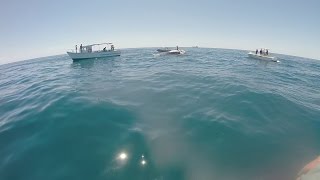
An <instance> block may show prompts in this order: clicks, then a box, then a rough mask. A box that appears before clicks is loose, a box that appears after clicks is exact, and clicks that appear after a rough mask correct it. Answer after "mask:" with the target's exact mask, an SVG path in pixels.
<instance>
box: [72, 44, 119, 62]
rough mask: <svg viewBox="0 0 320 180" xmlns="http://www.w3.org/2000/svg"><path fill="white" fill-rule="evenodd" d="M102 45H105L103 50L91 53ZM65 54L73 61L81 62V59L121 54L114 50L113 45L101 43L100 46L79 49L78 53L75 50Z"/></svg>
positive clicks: (92, 45) (94, 45)
mask: <svg viewBox="0 0 320 180" xmlns="http://www.w3.org/2000/svg"><path fill="white" fill-rule="evenodd" d="M103 45H106V47H105V48H103V50H95V51H93V49H94V47H99V46H103ZM107 47H108V49H107ZM67 54H68V55H69V56H70V58H71V59H73V60H81V59H93V58H104V57H114V56H120V54H121V52H120V51H117V50H115V49H114V45H113V44H112V43H101V44H91V45H86V46H82V48H79V51H77V50H76V52H67Z"/></svg>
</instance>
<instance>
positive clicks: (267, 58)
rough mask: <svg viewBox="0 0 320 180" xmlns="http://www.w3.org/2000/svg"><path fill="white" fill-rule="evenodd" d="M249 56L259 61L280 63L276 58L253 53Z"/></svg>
mask: <svg viewBox="0 0 320 180" xmlns="http://www.w3.org/2000/svg"><path fill="white" fill-rule="evenodd" d="M248 56H249V57H250V58H254V59H259V60H264V61H271V62H279V61H278V60H277V58H275V57H271V56H263V55H260V54H254V53H252V52H250V53H248Z"/></svg>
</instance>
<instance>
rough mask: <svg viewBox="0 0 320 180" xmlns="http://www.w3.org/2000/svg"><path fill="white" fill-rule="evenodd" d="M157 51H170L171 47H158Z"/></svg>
mask: <svg viewBox="0 0 320 180" xmlns="http://www.w3.org/2000/svg"><path fill="white" fill-rule="evenodd" d="M157 51H158V52H160V53H161V52H169V51H171V49H169V48H162V49H157Z"/></svg>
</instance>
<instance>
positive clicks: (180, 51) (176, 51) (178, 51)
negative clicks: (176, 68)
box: [167, 49, 186, 54]
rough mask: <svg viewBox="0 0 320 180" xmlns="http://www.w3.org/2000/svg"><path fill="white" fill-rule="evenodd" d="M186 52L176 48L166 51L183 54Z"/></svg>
mask: <svg viewBox="0 0 320 180" xmlns="http://www.w3.org/2000/svg"><path fill="white" fill-rule="evenodd" d="M184 53H186V51H184V50H181V49H178V50H171V51H169V52H167V54H184Z"/></svg>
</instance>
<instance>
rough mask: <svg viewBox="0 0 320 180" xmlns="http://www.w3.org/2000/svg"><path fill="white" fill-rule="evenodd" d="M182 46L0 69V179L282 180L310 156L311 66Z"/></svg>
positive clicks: (317, 95)
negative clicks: (165, 51)
mask: <svg viewBox="0 0 320 180" xmlns="http://www.w3.org/2000/svg"><path fill="white" fill-rule="evenodd" d="M184 49H185V50H186V51H187V53H186V54H185V55H179V56H177V55H174V56H164V55H157V54H156V53H155V49H153V48H147V49H125V50H123V51H122V55H121V56H120V57H115V58H106V59H94V60H83V61H78V62H73V61H72V60H71V59H70V58H69V57H68V56H67V55H59V56H51V57H46V58H39V59H34V60H28V61H22V62H17V63H12V64H6V65H1V66H0V95H1V96H0V179H1V180H43V179H47V180H50V179H52V180H53V179H55V180H56V179H59V180H60V179H61V180H69V179H78V180H82V179H83V180H88V179H90V180H119V179H134V180H135V179H137V180H145V179H146V180H149V179H150V180H171V179H172V180H180V179H186V180H210V179H226V180H232V179H237V180H242V179H243V180H251V179H252V180H264V179H268V180H269V179H273V180H278V179H279V180H286V179H294V178H295V176H296V174H297V173H298V171H299V170H300V169H301V168H302V167H303V166H304V165H305V164H306V163H307V162H309V161H311V160H312V159H314V158H315V157H316V156H318V155H320V61H317V60H311V59H304V58H299V57H292V56H285V55H277V56H278V57H279V58H280V61H281V62H280V63H267V62H263V61H259V60H254V59H249V58H247V55H246V53H247V52H245V51H239V50H225V49H205V48H184ZM142 161H143V162H144V164H143V163H142Z"/></svg>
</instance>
